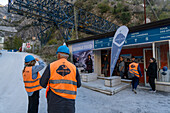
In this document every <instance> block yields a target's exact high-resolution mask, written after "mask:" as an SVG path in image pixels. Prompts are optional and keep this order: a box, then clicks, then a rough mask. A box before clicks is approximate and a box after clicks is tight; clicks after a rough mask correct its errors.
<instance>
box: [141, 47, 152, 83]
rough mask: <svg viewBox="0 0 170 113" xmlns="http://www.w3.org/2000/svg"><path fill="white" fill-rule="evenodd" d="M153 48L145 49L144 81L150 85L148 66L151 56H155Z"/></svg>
mask: <svg viewBox="0 0 170 113" xmlns="http://www.w3.org/2000/svg"><path fill="white" fill-rule="evenodd" d="M152 53H153V52H152V49H151V48H146V49H143V56H144V81H145V86H149V83H148V80H149V77H148V76H147V73H146V69H147V68H148V66H149V64H150V63H149V60H150V58H152V57H153V54H152Z"/></svg>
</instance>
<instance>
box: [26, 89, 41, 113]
mask: <svg viewBox="0 0 170 113" xmlns="http://www.w3.org/2000/svg"><path fill="white" fill-rule="evenodd" d="M38 105H39V90H38V91H35V92H34V93H33V95H32V96H28V113H38Z"/></svg>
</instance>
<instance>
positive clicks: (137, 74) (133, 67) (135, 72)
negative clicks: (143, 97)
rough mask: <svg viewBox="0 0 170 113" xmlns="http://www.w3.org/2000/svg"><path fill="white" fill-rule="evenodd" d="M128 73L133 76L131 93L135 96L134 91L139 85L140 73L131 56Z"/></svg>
mask: <svg viewBox="0 0 170 113" xmlns="http://www.w3.org/2000/svg"><path fill="white" fill-rule="evenodd" d="M129 73H131V74H133V75H134V77H133V78H132V91H133V92H134V93H135V94H137V91H136V89H137V86H138V84H139V77H142V73H141V71H140V66H139V64H138V63H136V62H135V57H134V56H132V63H131V64H129Z"/></svg>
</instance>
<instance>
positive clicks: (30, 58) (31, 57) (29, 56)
mask: <svg viewBox="0 0 170 113" xmlns="http://www.w3.org/2000/svg"><path fill="white" fill-rule="evenodd" d="M33 60H35V58H34V57H33V56H32V55H27V56H26V57H25V63H28V62H30V61H33Z"/></svg>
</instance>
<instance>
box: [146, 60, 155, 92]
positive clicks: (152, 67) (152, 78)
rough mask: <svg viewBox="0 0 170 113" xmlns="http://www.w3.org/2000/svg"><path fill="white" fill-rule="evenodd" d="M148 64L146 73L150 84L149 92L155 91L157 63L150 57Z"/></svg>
mask: <svg viewBox="0 0 170 113" xmlns="http://www.w3.org/2000/svg"><path fill="white" fill-rule="evenodd" d="M149 62H150V65H149V66H148V70H147V75H148V76H149V84H150V86H151V88H152V89H151V92H154V93H155V92H156V90H155V79H157V64H156V60H155V58H151V59H150V61H149Z"/></svg>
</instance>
